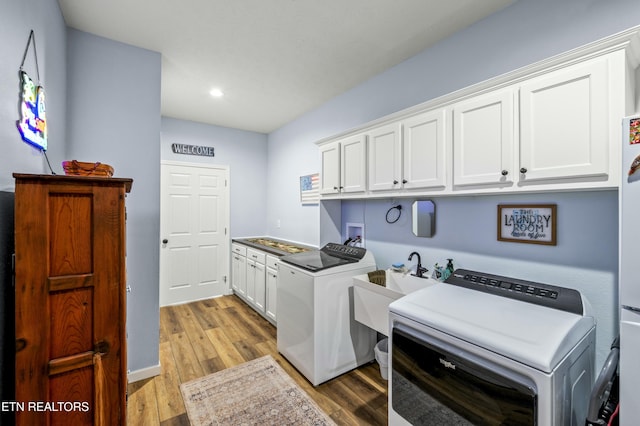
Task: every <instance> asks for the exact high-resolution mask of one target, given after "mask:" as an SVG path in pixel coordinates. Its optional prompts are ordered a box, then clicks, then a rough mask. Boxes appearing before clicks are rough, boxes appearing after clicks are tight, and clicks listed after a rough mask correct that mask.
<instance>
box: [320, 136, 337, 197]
mask: <svg viewBox="0 0 640 426" xmlns="http://www.w3.org/2000/svg"><path fill="white" fill-rule="evenodd" d="M320 167H321V170H322V172H321V173H320V193H321V194H337V193H338V192H340V142H333V143H330V144H326V145H323V146H321V147H320Z"/></svg>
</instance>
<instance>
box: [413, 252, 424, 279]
mask: <svg viewBox="0 0 640 426" xmlns="http://www.w3.org/2000/svg"><path fill="white" fill-rule="evenodd" d="M414 255H415V256H418V265H417V266H416V273H415V274H411V275H414V276H416V277H419V278H423V276H422V274H424V273H425V272H427V268H423V267H422V260H421V259H420V253H418V252H417V251H414V252H412V253H411V254H410V255H409V260H411V259H413V256H414Z"/></svg>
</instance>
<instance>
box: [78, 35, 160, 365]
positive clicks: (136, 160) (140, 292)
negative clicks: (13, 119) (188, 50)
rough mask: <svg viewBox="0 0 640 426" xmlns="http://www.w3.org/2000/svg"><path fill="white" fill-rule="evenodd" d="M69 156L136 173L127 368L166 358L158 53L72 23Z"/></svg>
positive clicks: (130, 208)
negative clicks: (162, 352)
mask: <svg viewBox="0 0 640 426" xmlns="http://www.w3.org/2000/svg"><path fill="white" fill-rule="evenodd" d="M67 40H68V45H67V49H68V64H67V67H68V91H67V99H68V104H67V112H68V115H67V129H68V137H69V143H68V151H67V155H68V157H69V158H74V159H77V160H80V161H90V162H94V161H101V162H104V163H107V164H110V165H112V166H113V167H114V168H115V176H117V177H129V178H133V188H132V190H131V193H130V194H129V195H128V196H127V279H128V284H129V285H130V286H131V289H132V291H131V293H129V297H128V300H127V303H128V306H127V329H128V345H129V347H128V355H129V363H128V369H129V370H131V371H136V370H140V369H143V368H147V367H152V366H157V365H158V364H159V354H158V345H159V282H158V279H159V277H158V274H159V245H160V244H159V234H160V184H159V182H160V69H161V60H160V59H161V58H160V54H159V53H157V52H151V51H149V50H144V49H139V48H137V47H133V46H129V45H126V44H122V43H118V42H115V41H112V40H108V39H105V38H102V37H97V36H94V35H91V34H88V33H85V32H81V31H77V30H72V29H69V30H68V39H67Z"/></svg>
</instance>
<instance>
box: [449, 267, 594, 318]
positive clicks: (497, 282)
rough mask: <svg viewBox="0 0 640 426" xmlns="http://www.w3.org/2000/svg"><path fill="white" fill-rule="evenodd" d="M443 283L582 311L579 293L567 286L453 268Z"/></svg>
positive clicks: (550, 306)
mask: <svg viewBox="0 0 640 426" xmlns="http://www.w3.org/2000/svg"><path fill="white" fill-rule="evenodd" d="M445 283H448V284H452V285H457V286H460V287H465V288H469V289H472V290H477V291H482V292H485V293H491V294H495V295H497V296H502V297H508V298H511V299H516V300H521V301H523V302H528V303H534V304H536V305H542V306H546V307H549V308H554V309H560V310H563V311H567V312H571V313H574V314H578V315H583V314H584V307H583V305H582V296H581V295H580V292H578V291H577V290H574V289H571V288H565V287H558V286H554V285H550V284H542V283H536V282H533V281H525V280H521V279H517V278H510V277H503V276H500V275H492V274H487V273H484V272H477V271H470V270H467V269H456V270H455V271H454V272H453V274H451V275H450V276H449V278H447V280H446V281H445Z"/></svg>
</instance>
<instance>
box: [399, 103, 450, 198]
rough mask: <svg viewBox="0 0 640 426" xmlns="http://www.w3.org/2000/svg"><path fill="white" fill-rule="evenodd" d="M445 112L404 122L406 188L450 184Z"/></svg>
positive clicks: (404, 181)
mask: <svg viewBox="0 0 640 426" xmlns="http://www.w3.org/2000/svg"><path fill="white" fill-rule="evenodd" d="M445 125H446V120H445V110H444V109H438V110H435V111H429V112H426V113H422V114H419V115H416V116H414V117H410V118H407V119H406V120H404V121H403V122H402V132H403V133H402V149H403V153H402V158H403V160H402V165H403V169H402V186H403V188H406V189H417V188H443V187H444V186H445V185H446V163H445V161H446V149H445V134H446V132H445Z"/></svg>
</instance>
